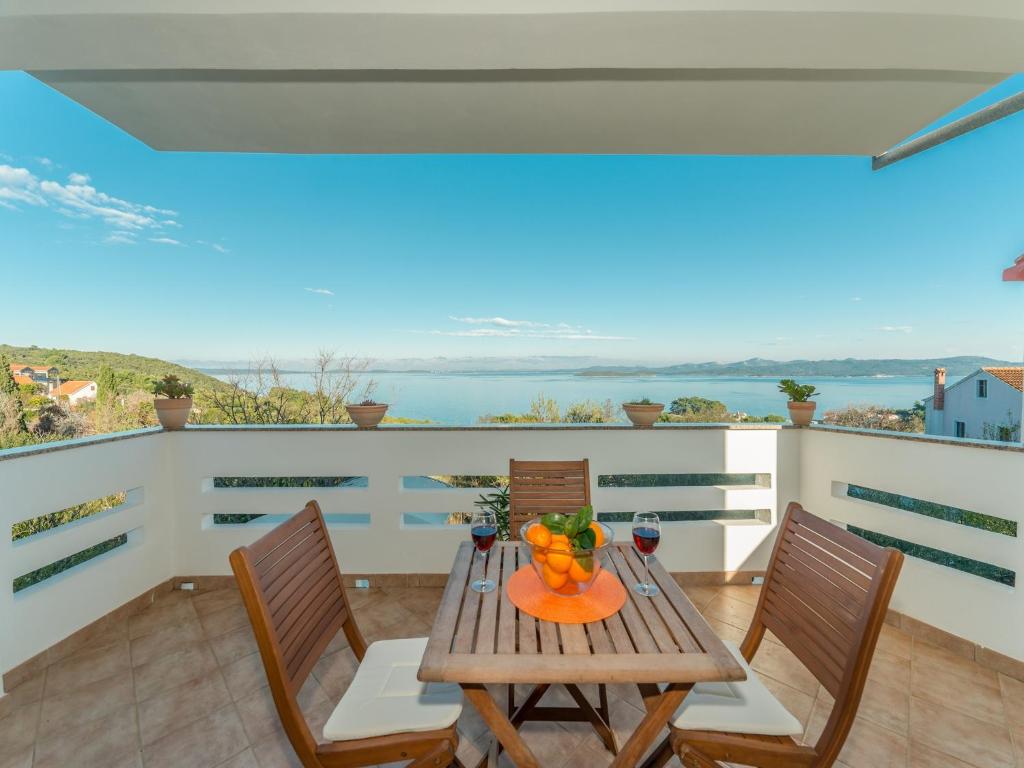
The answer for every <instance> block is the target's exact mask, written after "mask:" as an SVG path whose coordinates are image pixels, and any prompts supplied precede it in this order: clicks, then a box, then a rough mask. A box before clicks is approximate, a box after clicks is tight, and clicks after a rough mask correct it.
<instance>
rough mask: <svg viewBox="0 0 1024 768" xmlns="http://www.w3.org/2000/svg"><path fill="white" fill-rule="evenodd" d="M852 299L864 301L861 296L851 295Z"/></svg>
mask: <svg viewBox="0 0 1024 768" xmlns="http://www.w3.org/2000/svg"><path fill="white" fill-rule="evenodd" d="M850 301H864V299H862V298H861V297H860V296H851V297H850Z"/></svg>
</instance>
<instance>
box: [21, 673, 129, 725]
mask: <svg viewBox="0 0 1024 768" xmlns="http://www.w3.org/2000/svg"><path fill="white" fill-rule="evenodd" d="M133 704H135V691H134V689H133V688H132V676H131V674H127V673H125V672H118V673H117V674H115V675H112V676H111V677H108V678H106V679H105V680H98V681H96V682H95V683H92V684H90V685H88V686H86V687H84V688H77V689H71V690H67V691H65V692H56V693H55V694H49V695H47V696H46V698H45V699H43V710H42V715H41V716H40V720H39V729H40V732H41V733H53V732H54V731H56V730H59V729H62V728H68V727H73V726H76V725H81V724H83V723H87V722H89V721H91V720H97V719H99V718H102V717H106V716H107V715H109V714H111V713H112V712H115V711H117V710H119V709H122V708H124V707H127V706H132V705H133Z"/></svg>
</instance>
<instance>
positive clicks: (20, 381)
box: [14, 373, 35, 386]
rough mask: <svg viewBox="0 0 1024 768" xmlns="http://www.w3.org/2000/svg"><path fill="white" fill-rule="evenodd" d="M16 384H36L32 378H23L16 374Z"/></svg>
mask: <svg viewBox="0 0 1024 768" xmlns="http://www.w3.org/2000/svg"><path fill="white" fill-rule="evenodd" d="M14 383H15V384H17V385H19V386H20V385H22V384H35V381H33V380H32V377H31V376H21V375H19V374H17V373H16V374H14Z"/></svg>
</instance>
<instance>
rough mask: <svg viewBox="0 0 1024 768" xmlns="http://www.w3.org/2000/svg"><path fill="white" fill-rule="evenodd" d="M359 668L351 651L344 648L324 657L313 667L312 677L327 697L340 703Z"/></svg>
mask: <svg viewBox="0 0 1024 768" xmlns="http://www.w3.org/2000/svg"><path fill="white" fill-rule="evenodd" d="M358 668H359V662H358V661H357V660H356V657H355V654H354V653H352V651H351V650H349V649H347V648H345V649H343V650H340V651H338V652H337V653H332V654H331V655H329V656H324V657H323V658H321V659H320V660H319V661H318V662H317V663H316V666H314V667H313V676H314V677H315V678H316V679H317V681H318V682H319V683H320V685H321V686H322V687H323V689H324V692H325V693H326V694H327V697H328V698H329V699H331V700H332V701H335V702H337V701H340V700H341V697H342V696H343V695H344V694H345V691H347V690H348V686H349V684H350V683H351V682H352V678H353V676H354V675H355V673H356V669H358Z"/></svg>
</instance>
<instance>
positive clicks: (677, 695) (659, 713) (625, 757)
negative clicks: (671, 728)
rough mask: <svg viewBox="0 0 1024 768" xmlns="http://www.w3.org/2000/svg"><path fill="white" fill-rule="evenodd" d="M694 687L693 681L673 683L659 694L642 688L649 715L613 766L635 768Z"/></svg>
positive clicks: (625, 745)
mask: <svg viewBox="0 0 1024 768" xmlns="http://www.w3.org/2000/svg"><path fill="white" fill-rule="evenodd" d="M692 687H693V684H692V683H672V685H670V686H669V687H668V688H666V689H665V690H664V691H662V692H659V693H658V694H657V695H655V694H654V692H653V690H650V689H647V690H642V692H643V696H644V707H645V708H646V709H647V715H646V716H645V717H644V719H643V720H641V721H640V724H639V725H638V726H637V727H636V730H634V731H633V735H632V736H630V737H629V740H628V741H627V742H626V743H625V744H624V745H623V747H622V749H621V750H620V751H619V754H617V755H616V756H615V759H614V760H613V761H612V764H611V768H634V766H636V765H638V764H639V763H640V758H641V757H643V755H644V752H646V751H647V750H648V749H649V748H650V746H651V744H653V743H654V740H655V739H656V738H658V734H659V733H660V732H661V729H662V728H664V727H665V726H666V725H667V724H668V722H669V720H671V719H672V715H674V714H675V711H676V710H677V709H679V705H680V704H681V703H682V702H683V699H684V698H685V697H686V694H687V693H689V692H690V689H691V688H692Z"/></svg>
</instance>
